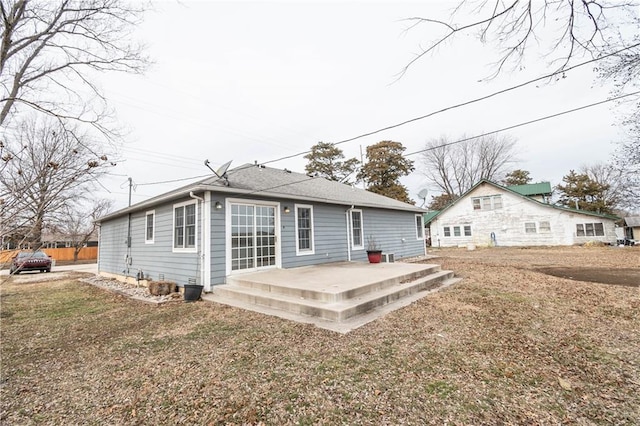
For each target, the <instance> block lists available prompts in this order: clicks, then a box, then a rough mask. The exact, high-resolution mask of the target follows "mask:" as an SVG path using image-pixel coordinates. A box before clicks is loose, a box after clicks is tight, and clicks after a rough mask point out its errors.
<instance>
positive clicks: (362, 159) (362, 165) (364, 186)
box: [360, 145, 367, 189]
mask: <svg viewBox="0 0 640 426" xmlns="http://www.w3.org/2000/svg"><path fill="white" fill-rule="evenodd" d="M360 167H361V168H362V167H364V155H362V145H360ZM362 189H367V183H366V182H365V181H364V179H362Z"/></svg>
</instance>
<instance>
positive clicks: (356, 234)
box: [351, 210, 364, 249]
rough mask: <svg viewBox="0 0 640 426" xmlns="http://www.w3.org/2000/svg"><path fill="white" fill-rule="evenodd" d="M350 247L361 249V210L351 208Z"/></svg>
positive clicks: (362, 244)
mask: <svg viewBox="0 0 640 426" xmlns="http://www.w3.org/2000/svg"><path fill="white" fill-rule="evenodd" d="M351 248H354V249H362V248H364V242H363V239H362V210H351Z"/></svg>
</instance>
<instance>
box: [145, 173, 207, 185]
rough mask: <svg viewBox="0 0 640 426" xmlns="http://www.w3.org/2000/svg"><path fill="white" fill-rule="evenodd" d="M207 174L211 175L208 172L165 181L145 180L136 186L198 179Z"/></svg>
mask: <svg viewBox="0 0 640 426" xmlns="http://www.w3.org/2000/svg"><path fill="white" fill-rule="evenodd" d="M207 176H211V174H210V173H208V174H206V175H200V176H192V177H188V178H181V179H172V180H165V181H161V182H145V183H139V184H138V186H147V185H161V184H164V183H174V182H182V181H185V180H191V179H200V178H204V177H207Z"/></svg>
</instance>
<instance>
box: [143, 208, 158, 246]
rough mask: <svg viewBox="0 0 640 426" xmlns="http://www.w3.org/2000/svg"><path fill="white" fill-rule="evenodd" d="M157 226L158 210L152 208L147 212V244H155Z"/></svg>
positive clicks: (145, 235) (145, 240) (145, 238)
mask: <svg viewBox="0 0 640 426" xmlns="http://www.w3.org/2000/svg"><path fill="white" fill-rule="evenodd" d="M155 227H156V212H155V210H151V211H149V212H147V214H146V215H145V226H144V229H145V231H144V242H145V243H146V244H153V240H154V236H155Z"/></svg>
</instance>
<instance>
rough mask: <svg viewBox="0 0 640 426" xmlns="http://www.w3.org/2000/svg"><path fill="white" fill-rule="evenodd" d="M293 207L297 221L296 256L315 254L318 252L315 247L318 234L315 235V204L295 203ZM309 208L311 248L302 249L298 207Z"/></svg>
mask: <svg viewBox="0 0 640 426" xmlns="http://www.w3.org/2000/svg"><path fill="white" fill-rule="evenodd" d="M293 208H294V209H295V217H294V220H295V222H296V226H295V229H296V231H295V232H296V256H307V255H311V254H315V253H316V249H315V244H316V236H315V228H314V227H313V206H312V205H310V204H295V205H294V206H293ZM300 208H301V209H309V215H310V217H309V219H310V220H311V236H310V238H311V241H310V246H311V247H310V248H308V249H304V250H301V249H300V242H299V241H298V238H299V236H298V209H300Z"/></svg>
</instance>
